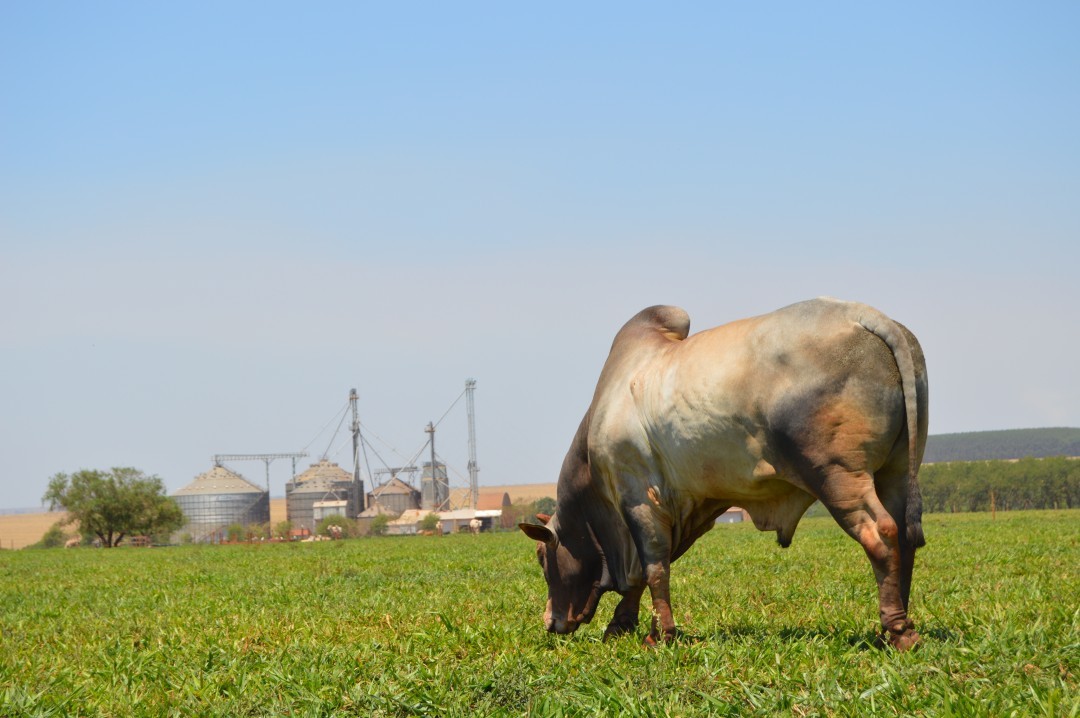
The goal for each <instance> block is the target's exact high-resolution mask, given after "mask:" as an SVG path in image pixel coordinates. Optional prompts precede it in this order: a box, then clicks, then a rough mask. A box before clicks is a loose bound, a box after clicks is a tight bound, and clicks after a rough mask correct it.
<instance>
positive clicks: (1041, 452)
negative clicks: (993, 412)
mask: <svg viewBox="0 0 1080 718" xmlns="http://www.w3.org/2000/svg"><path fill="white" fill-rule="evenodd" d="M1049 456H1080V429H1070V428H1050V429H1007V430H1004V431H972V432H965V433H961V434H935V435H932V436H930V437H929V438H928V439H927V441H926V455H925V457H924V458H923V461H924V462H926V463H939V462H943V461H987V460H992V459H1026V458H1029V457H1030V458H1036V459H1038V458H1045V457H1049Z"/></svg>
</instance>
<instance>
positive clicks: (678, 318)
mask: <svg viewBox="0 0 1080 718" xmlns="http://www.w3.org/2000/svg"><path fill="white" fill-rule="evenodd" d="M641 329H645V330H651V331H654V332H656V333H657V334H659V335H660V336H662V337H664V338H665V339H668V340H670V341H676V342H681V341H682V340H683V339H686V337H687V336H689V335H690V315H689V314H687V313H686V310H685V309H683V308H682V307H673V306H670V305H667V304H657V305H655V306H651V307H647V308H645V309H642V310H641V311H640V312H638V313H637V314H635V315H634V316H633V318H631V319H630V321H628V322H627V323H626V325H625V326H624V327H623V331H624V332H625V331H626V330H641ZM621 333H622V332H620V334H621Z"/></svg>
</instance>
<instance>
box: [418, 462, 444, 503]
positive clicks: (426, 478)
mask: <svg viewBox="0 0 1080 718" xmlns="http://www.w3.org/2000/svg"><path fill="white" fill-rule="evenodd" d="M449 498H450V482H449V481H447V479H446V464H440V463H437V464H436V465H435V473H434V474H432V472H431V462H430V461H425V462H424V472H423V474H422V475H421V477H420V508H422V509H425V510H427V511H443V510H445V509H446V507H447V503H448V500H449Z"/></svg>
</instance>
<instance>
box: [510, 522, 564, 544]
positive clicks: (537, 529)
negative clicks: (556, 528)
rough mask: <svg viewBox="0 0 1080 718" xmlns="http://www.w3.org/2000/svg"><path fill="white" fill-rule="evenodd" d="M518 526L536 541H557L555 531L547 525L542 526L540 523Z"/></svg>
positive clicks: (547, 542) (549, 542) (548, 542)
mask: <svg viewBox="0 0 1080 718" xmlns="http://www.w3.org/2000/svg"><path fill="white" fill-rule="evenodd" d="M518 528H519V529H521V530H522V531H524V532H525V535H526V536H528V537H529V538H531V539H533V540H534V541H539V542H541V543H546V544H552V543H554V542H555V533H554V532H553V531H552V530H551V529H549V528H548V527H547V526H540V525H538V524H518Z"/></svg>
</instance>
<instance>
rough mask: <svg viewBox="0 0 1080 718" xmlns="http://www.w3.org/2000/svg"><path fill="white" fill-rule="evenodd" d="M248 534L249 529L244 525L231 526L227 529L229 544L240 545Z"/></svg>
mask: <svg viewBox="0 0 1080 718" xmlns="http://www.w3.org/2000/svg"><path fill="white" fill-rule="evenodd" d="M246 533H247V529H246V528H245V527H244V525H243V524H229V525H228V527H227V528H226V529H225V535H226V536H227V537H228V541H229V543H240V542H241V541H243V540H244V535H245V534H246Z"/></svg>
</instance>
